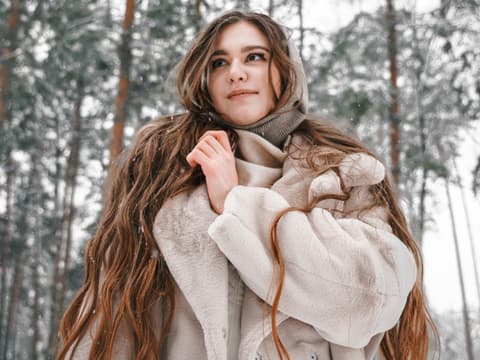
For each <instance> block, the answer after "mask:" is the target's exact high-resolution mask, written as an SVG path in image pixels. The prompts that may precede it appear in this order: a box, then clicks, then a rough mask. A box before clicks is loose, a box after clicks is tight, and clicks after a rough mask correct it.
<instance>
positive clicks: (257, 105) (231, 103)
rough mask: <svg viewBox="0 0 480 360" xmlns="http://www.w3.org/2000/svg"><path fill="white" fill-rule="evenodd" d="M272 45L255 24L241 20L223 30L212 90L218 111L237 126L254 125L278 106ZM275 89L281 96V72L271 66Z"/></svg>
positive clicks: (212, 70) (212, 67)
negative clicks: (270, 58) (275, 96)
mask: <svg viewBox="0 0 480 360" xmlns="http://www.w3.org/2000/svg"><path fill="white" fill-rule="evenodd" d="M269 56H270V44H269V43H268V40H267V38H266V37H265V35H263V33H262V32H261V31H260V30H259V29H258V28H257V27H255V26H254V25H252V24H250V23H248V22H245V21H240V22H237V23H235V24H232V25H228V26H227V27H226V28H224V29H223V31H222V32H221V33H220V36H219V37H218V39H217V42H216V43H215V45H214V49H213V54H212V57H211V59H210V63H209V67H210V76H209V80H208V91H209V93H210V97H211V99H212V102H213V105H214V106H215V110H216V111H217V112H218V113H219V114H221V115H222V116H223V118H224V119H225V120H226V121H228V122H230V123H232V124H235V125H250V124H253V123H255V122H257V121H258V120H260V119H261V118H263V117H264V116H265V115H267V114H268V113H269V112H270V111H271V110H272V109H273V108H274V107H275V100H274V99H275V98H274V93H273V91H272V89H271V87H270V85H269V74H268V73H269V71H268V61H269ZM271 77H272V83H273V86H274V90H275V93H276V95H277V96H280V74H279V71H278V69H277V67H276V66H275V64H274V62H272V65H271Z"/></svg>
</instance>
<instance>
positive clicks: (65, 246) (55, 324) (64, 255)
mask: <svg viewBox="0 0 480 360" xmlns="http://www.w3.org/2000/svg"><path fill="white" fill-rule="evenodd" d="M83 99H84V84H83V80H82V79H79V80H78V83H77V101H76V102H75V106H74V114H73V127H72V132H73V133H72V140H71V145H70V154H69V156H68V159H67V169H66V173H65V190H64V197H63V201H62V218H61V221H60V224H59V230H58V237H57V243H56V254H55V265H54V272H53V281H52V287H51V289H52V302H51V307H50V337H49V347H48V348H49V351H50V352H51V353H50V354H51V355H54V354H55V353H56V349H57V346H58V340H59V339H58V336H57V334H58V329H59V324H60V318H61V315H62V314H63V311H64V306H65V297H66V292H67V287H68V271H69V266H70V250H71V243H72V226H73V221H74V215H75V204H74V198H75V190H76V186H77V176H78V169H79V166H80V150H81V139H82V137H81V131H82V117H81V108H82V104H83Z"/></svg>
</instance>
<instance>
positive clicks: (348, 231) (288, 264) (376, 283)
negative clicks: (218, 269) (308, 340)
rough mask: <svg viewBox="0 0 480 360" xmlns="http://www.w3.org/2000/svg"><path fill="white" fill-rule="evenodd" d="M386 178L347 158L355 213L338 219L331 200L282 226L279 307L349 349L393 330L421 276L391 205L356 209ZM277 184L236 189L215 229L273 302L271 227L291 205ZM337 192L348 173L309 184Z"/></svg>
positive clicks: (369, 161)
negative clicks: (395, 228)
mask: <svg viewBox="0 0 480 360" xmlns="http://www.w3.org/2000/svg"><path fill="white" fill-rule="evenodd" d="M384 175H385V172H384V168H383V165H381V164H380V163H379V162H378V161H377V160H376V159H374V158H372V157H370V156H368V155H364V154H354V155H350V156H347V157H346V158H345V159H344V160H343V161H342V163H341V164H340V176H341V177H342V180H343V182H344V184H345V185H346V186H348V187H350V188H351V192H350V193H351V198H352V199H351V203H353V205H350V204H348V201H346V202H345V204H344V207H345V208H347V207H351V209H350V210H351V211H349V212H348V213H349V214H350V215H349V216H346V217H343V218H341V217H338V216H334V214H335V213H334V212H332V211H331V210H330V209H331V208H332V206H333V207H335V204H332V203H331V201H330V200H324V201H322V202H319V203H318V206H317V207H315V208H314V209H313V210H312V211H310V212H307V213H305V212H301V211H291V212H288V213H287V214H285V215H284V216H283V217H282V219H281V220H280V222H279V224H278V228H277V234H278V241H279V244H280V248H281V251H282V256H283V259H284V262H285V279H284V285H283V292H282V296H281V299H280V303H279V310H280V311H281V312H283V313H285V314H286V315H288V316H290V317H293V318H296V319H298V320H300V321H303V322H305V323H308V324H310V325H312V326H313V327H314V328H315V329H316V330H317V331H318V332H319V334H320V335H321V336H322V337H323V338H325V339H326V340H328V341H330V342H332V343H336V344H339V345H342V346H347V347H353V348H361V347H364V346H365V345H367V344H368V342H369V341H370V339H371V338H372V337H373V336H375V335H376V334H378V333H381V332H384V331H386V330H388V329H390V328H392V327H393V326H394V325H395V324H396V322H397V321H398V319H399V317H400V315H401V313H402V310H403V308H404V306H405V303H406V299H407V296H408V294H409V292H410V290H411V289H412V287H413V285H414V283H415V280H416V264H415V261H414V258H413V255H412V254H411V252H410V251H409V249H408V248H407V247H406V246H405V245H404V244H403V243H402V242H401V241H400V240H399V239H398V238H397V237H396V236H394V235H393V234H392V232H391V229H390V227H389V226H388V224H387V223H386V213H385V210H384V209H382V208H380V207H378V206H377V207H372V208H370V209H368V208H367V210H365V211H360V212H356V211H355V209H354V208H355V206H357V205H359V204H360V203H362V204H363V205H365V201H366V199H368V194H369V190H368V189H369V186H370V185H373V184H376V183H378V182H380V181H381V180H382V179H383V178H384ZM274 188H275V186H273V187H272V189H274ZM272 189H267V188H260V187H245V186H236V187H235V188H233V189H232V190H231V192H230V193H229V194H228V196H227V198H226V201H225V206H224V212H223V214H222V215H220V216H218V217H217V218H216V220H215V221H214V222H213V223H212V224H211V225H210V227H209V234H210V236H211V238H212V239H213V240H214V241H215V242H216V243H217V245H218V247H219V248H220V250H221V251H222V252H223V253H224V254H225V256H226V257H227V258H228V259H229V260H230V261H231V263H232V264H233V265H234V266H235V267H236V269H237V270H238V272H239V273H240V276H241V277H242V280H243V281H244V282H245V284H246V285H247V286H248V287H249V288H250V289H251V290H252V291H253V292H254V293H255V294H256V295H257V296H259V297H260V298H262V299H263V300H264V301H266V302H268V303H270V304H271V301H272V299H273V294H274V290H275V289H276V284H274V285H273V287H272V279H273V278H272V276H273V267H272V257H271V249H270V230H271V226H272V221H273V219H274V218H275V216H276V215H277V214H278V213H279V212H280V211H282V210H284V209H286V208H288V207H290V204H289V203H288V201H287V200H286V198H285V197H284V196H282V195H281V194H280V193H279V192H277V191H275V190H272ZM335 192H340V178H339V176H338V175H337V174H336V173H334V172H333V171H331V170H330V171H327V172H326V173H324V174H322V175H320V176H318V177H316V178H315V179H313V181H312V182H311V183H310V185H309V188H308V196H309V197H310V198H312V197H316V196H319V195H322V194H325V193H335ZM337 205H338V204H337ZM367 205H368V203H367ZM345 208H344V210H345ZM272 289H273V291H272Z"/></svg>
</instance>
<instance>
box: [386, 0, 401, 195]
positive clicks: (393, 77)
mask: <svg viewBox="0 0 480 360" xmlns="http://www.w3.org/2000/svg"><path fill="white" fill-rule="evenodd" d="M387 27H388V54H389V58H390V159H391V164H390V165H391V168H392V175H393V181H394V182H395V184H396V185H397V186H398V181H399V177H400V146H399V145H400V111H399V105H398V87H397V76H398V69H397V38H396V33H395V8H394V5H393V0H387Z"/></svg>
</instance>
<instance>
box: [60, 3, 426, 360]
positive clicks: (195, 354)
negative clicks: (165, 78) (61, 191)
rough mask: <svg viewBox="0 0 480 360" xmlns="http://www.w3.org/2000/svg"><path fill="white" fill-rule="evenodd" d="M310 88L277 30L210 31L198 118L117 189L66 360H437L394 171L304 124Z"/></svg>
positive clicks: (78, 300) (93, 250)
mask: <svg viewBox="0 0 480 360" xmlns="http://www.w3.org/2000/svg"><path fill="white" fill-rule="evenodd" d="M305 84H306V82H305V77H304V73H303V68H302V65H301V62H300V60H299V57H298V54H297V53H296V50H295V48H294V46H293V45H292V43H291V42H290V43H289V42H288V39H287V37H286V35H285V32H284V31H283V30H282V28H281V27H280V26H279V25H278V24H276V23H275V22H274V21H273V20H272V19H270V18H269V17H268V16H265V15H261V14H257V13H243V12H237V11H235V12H230V13H227V14H225V15H223V16H221V17H219V18H218V19H216V20H214V21H213V22H212V23H211V24H209V25H208V26H207V27H206V29H205V30H204V31H203V33H202V34H200V35H199V37H198V39H197V40H196V41H195V43H194V44H193V46H192V48H191V49H190V51H189V52H188V53H187V55H186V56H185V58H184V59H183V61H182V63H181V67H180V70H179V74H178V90H179V94H180V98H181V100H182V103H183V105H184V107H185V108H186V110H187V112H186V113H185V114H181V115H176V116H170V117H166V118H163V119H160V120H157V121H153V122H151V123H149V124H147V125H146V126H145V127H143V128H142V129H141V130H140V131H139V133H138V134H137V136H136V139H135V140H134V142H133V144H132V146H131V148H130V150H129V152H128V153H127V154H126V155H125V158H124V159H123V160H122V161H121V162H120V163H119V164H118V169H117V171H116V173H114V175H113V176H112V182H111V184H110V188H109V191H108V198H107V202H106V204H105V210H104V213H103V215H102V219H101V222H100V225H99V228H98V230H97V233H96V234H95V236H94V237H93V238H92V239H91V240H90V241H89V243H88V246H87V251H86V278H85V283H84V285H83V287H82V289H81V290H80V291H79V293H78V294H77V296H76V297H75V298H74V300H73V301H72V303H71V305H70V307H69V309H68V310H67V312H66V313H65V315H64V318H63V320H62V326H61V336H62V348H61V349H60V351H59V355H58V358H60V359H63V358H65V357H67V358H70V356H72V355H73V357H74V358H87V357H88V358H90V359H98V358H115V359H118V358H136V359H150V358H167V359H262V358H263V359H267V358H270V359H277V358H280V359H287V358H290V359H348V360H350V359H372V358H373V357H374V356H375V354H376V353H377V351H378V349H379V348H380V352H381V353H382V354H383V356H384V357H385V358H386V359H426V357H427V352H428V332H427V330H428V326H429V325H430V326H431V327H432V329H434V326H433V324H432V322H431V320H430V318H429V316H428V313H427V311H426V309H425V305H424V298H423V294H422V260H421V255H420V252H419V250H418V248H417V246H416V244H415V242H414V240H413V239H412V237H411V235H410V233H409V232H408V230H407V226H406V222H405V218H404V216H403V214H402V212H401V210H400V207H399V206H398V203H397V200H396V199H395V196H394V194H393V191H392V189H391V186H390V185H389V182H388V180H387V178H385V171H384V167H383V165H382V164H381V163H380V162H379V161H378V160H376V159H375V157H374V156H373V155H372V154H371V153H370V152H368V150H366V149H365V148H364V147H363V146H362V145H361V144H359V143H357V142H356V141H354V140H352V139H350V138H348V137H347V136H346V135H344V134H343V133H341V132H339V131H338V130H336V129H335V128H333V127H332V126H329V125H327V124H325V123H324V122H322V121H318V120H315V119H313V118H311V117H307V116H306V115H305V113H306V106H307V89H306V85H305ZM434 334H435V331H434Z"/></svg>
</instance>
